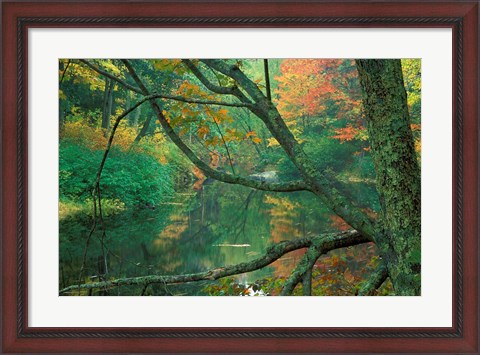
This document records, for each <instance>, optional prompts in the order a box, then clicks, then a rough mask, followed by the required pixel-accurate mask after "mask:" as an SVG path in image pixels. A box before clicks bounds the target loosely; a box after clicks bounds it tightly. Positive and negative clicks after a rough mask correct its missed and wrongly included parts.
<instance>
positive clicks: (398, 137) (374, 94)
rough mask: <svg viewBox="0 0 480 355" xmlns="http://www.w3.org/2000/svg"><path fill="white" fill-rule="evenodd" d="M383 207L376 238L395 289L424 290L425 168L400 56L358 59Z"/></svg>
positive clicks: (405, 292) (410, 292)
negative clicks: (414, 133) (420, 162)
mask: <svg viewBox="0 0 480 355" xmlns="http://www.w3.org/2000/svg"><path fill="white" fill-rule="evenodd" d="M356 65H357V69H358V73H359V77H360V83H361V86H362V89H363V94H364V98H363V102H364V108H365V115H366V120H367V130H368V134H369V141H370V145H371V149H372V151H371V152H372V157H373V162H374V164H375V172H376V175H377V178H376V181H377V190H378V194H379V198H380V205H381V208H382V213H381V214H382V215H381V221H380V222H379V223H378V226H377V231H376V233H375V242H376V244H377V245H378V246H379V247H380V250H381V251H382V257H383V259H384V260H385V263H386V265H387V268H388V272H389V275H390V278H391V280H392V283H393V285H394V288H395V292H396V293H397V294H398V295H419V294H420V232H421V228H420V227H421V225H420V222H421V221H420V219H421V215H420V168H419V165H418V162H417V158H416V154H415V150H414V143H413V136H412V131H411V129H410V118H409V114H408V107H407V96H406V92H405V88H404V84H403V76H402V67H401V62H400V60H391V59H390V60H374V59H366V60H357V61H356Z"/></svg>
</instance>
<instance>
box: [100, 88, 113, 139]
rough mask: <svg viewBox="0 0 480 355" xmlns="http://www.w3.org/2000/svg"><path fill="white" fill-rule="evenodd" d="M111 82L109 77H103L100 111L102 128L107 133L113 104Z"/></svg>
mask: <svg viewBox="0 0 480 355" xmlns="http://www.w3.org/2000/svg"><path fill="white" fill-rule="evenodd" d="M113 86H114V84H113V82H112V81H111V80H110V79H105V92H104V96H103V112H102V128H103V129H104V130H105V134H107V132H108V130H109V129H110V116H111V114H112V105H113Z"/></svg>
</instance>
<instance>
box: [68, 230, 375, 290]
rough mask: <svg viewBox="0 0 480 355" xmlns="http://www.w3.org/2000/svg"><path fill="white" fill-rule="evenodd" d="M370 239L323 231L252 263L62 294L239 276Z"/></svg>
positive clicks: (278, 246) (142, 278)
mask: <svg viewBox="0 0 480 355" xmlns="http://www.w3.org/2000/svg"><path fill="white" fill-rule="evenodd" d="M369 241H370V239H369V238H366V237H363V236H362V235H360V233H358V232H357V231H355V230H350V231H346V232H340V233H331V234H323V235H320V236H316V237H307V238H298V239H293V240H288V241H283V242H279V243H276V244H274V245H272V246H271V247H270V248H268V250H267V252H266V253H265V255H263V256H261V257H259V258H256V259H254V260H252V261H249V262H244V263H240V264H236V265H231V266H225V267H221V268H216V269H211V270H207V271H204V272H199V273H195V274H184V275H148V276H140V277H130V278H119V279H116V280H111V281H102V282H94V283H89V284H82V285H72V286H68V287H65V288H64V289H62V290H60V294H65V293H67V292H70V291H75V290H78V289H83V290H90V289H98V288H108V287H116V286H126V285H142V286H145V285H147V284H154V283H161V284H164V285H169V284H180V283H186V282H195V281H203V280H217V279H220V278H222V277H226V276H232V275H238V274H242V273H245V272H250V271H254V270H258V269H261V268H263V267H265V266H267V265H269V264H271V263H272V262H274V261H275V260H278V259H279V258H280V257H281V256H283V255H284V254H286V253H289V252H291V251H293V250H297V249H301V248H309V247H311V246H312V245H313V244H315V245H318V247H319V248H321V249H322V250H323V251H324V252H325V253H327V252H329V251H330V250H334V249H339V248H345V247H349V246H353V245H358V244H362V243H367V242H369Z"/></svg>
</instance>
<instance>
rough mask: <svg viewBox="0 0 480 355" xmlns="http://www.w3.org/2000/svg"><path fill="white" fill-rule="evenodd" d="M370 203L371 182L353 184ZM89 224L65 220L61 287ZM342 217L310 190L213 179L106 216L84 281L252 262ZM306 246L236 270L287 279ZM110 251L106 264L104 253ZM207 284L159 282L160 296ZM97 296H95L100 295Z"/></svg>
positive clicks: (74, 268) (74, 276)
mask: <svg viewBox="0 0 480 355" xmlns="http://www.w3.org/2000/svg"><path fill="white" fill-rule="evenodd" d="M355 185H357V186H356V190H357V191H355V195H356V196H357V198H358V199H359V200H360V201H362V204H364V205H365V206H374V205H375V201H374V198H373V197H369V196H374V194H373V193H372V191H373V190H372V187H368V186H366V185H360V184H354V186H355ZM90 226H91V221H90V220H89V219H88V217H87V216H76V217H75V218H69V219H65V220H62V221H61V222H60V241H61V242H60V280H59V281H60V287H61V288H62V287H65V286H68V285H71V284H75V283H77V281H78V277H79V271H80V266H81V261H82V255H83V250H84V245H85V240H86V238H87V236H88V233H89V230H90ZM341 227H342V225H341V221H339V220H338V219H336V218H335V217H334V216H332V215H331V214H330V213H329V212H328V210H327V209H326V208H324V207H323V206H322V204H321V203H320V201H319V200H318V198H316V197H315V196H313V195H312V194H311V193H308V192H295V193H268V192H263V191H256V190H252V189H248V188H244V187H241V186H233V185H227V184H222V183H218V182H214V183H211V184H204V186H203V187H202V188H201V190H199V191H196V190H194V189H193V188H189V189H186V190H185V191H182V192H178V193H176V194H175V195H174V196H173V197H172V198H171V199H169V200H168V201H165V202H163V203H162V204H159V205H158V206H155V208H154V209H151V208H143V209H137V210H132V211H125V212H122V213H120V214H117V215H115V216H111V217H108V218H105V236H104V239H103V240H104V246H105V247H104V249H103V251H102V244H101V240H102V231H101V228H99V229H98V230H97V231H96V232H95V233H94V235H93V236H92V239H91V243H90V246H89V248H88V257H87V263H86V267H87V268H86V270H85V272H84V275H85V276H84V279H85V281H87V282H88V281H89V280H92V281H98V276H97V275H100V274H105V273H106V276H105V277H106V278H107V279H113V278H117V277H133V276H142V275H151V274H158V275H167V274H168V275H175V274H184V273H195V272H200V271H205V270H207V269H211V268H214V267H221V266H225V265H230V264H236V263H240V262H244V261H248V260H251V259H254V258H256V257H258V256H260V255H261V254H263V253H264V252H265V250H266V249H267V247H268V246H269V245H270V244H271V243H273V242H279V241H281V240H288V239H293V238H298V237H303V236H309V235H316V234H320V233H325V232H328V231H334V230H338V228H341ZM303 252H304V251H302V250H300V251H297V252H293V253H290V254H287V255H286V256H284V257H283V258H282V259H280V260H278V261H277V262H275V263H274V264H272V265H271V266H268V267H266V268H264V269H262V270H258V271H255V272H252V273H248V274H243V275H238V276H237V277H236V278H237V280H239V282H242V283H249V282H253V281H255V280H258V279H261V278H263V277H267V276H272V275H275V276H286V275H288V274H289V273H290V272H291V271H292V269H293V268H294V267H295V264H296V263H297V262H298V261H299V260H300V258H301V256H302V254H303ZM104 253H105V255H107V263H106V265H105V262H104V258H103V255H104ZM206 284H207V283H206V282H203V283H194V284H185V285H178V286H171V285H169V286H164V285H153V286H152V291H153V293H154V294H155V295H197V294H202V288H203V287H204V286H205V285H206ZM108 292H109V293H108V294H109V295H136V294H139V292H141V290H139V288H138V287H132V286H125V287H118V288H117V289H115V290H113V291H108ZM94 294H95V293H94Z"/></svg>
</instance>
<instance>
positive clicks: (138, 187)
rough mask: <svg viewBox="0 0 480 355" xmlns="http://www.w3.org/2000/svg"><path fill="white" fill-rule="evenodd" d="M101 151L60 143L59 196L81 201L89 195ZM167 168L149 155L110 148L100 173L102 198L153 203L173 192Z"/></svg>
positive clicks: (169, 170) (74, 144)
mask: <svg viewBox="0 0 480 355" xmlns="http://www.w3.org/2000/svg"><path fill="white" fill-rule="evenodd" d="M103 153H104V152H103V151H101V150H93V151H92V150H89V149H88V148H87V147H85V146H82V145H81V144H76V143H72V142H62V143H61V144H60V173H59V177H60V195H61V196H62V197H64V198H69V199H72V200H80V201H85V200H86V199H87V198H89V197H90V196H91V192H92V190H93V184H94V181H95V176H96V173H97V170H98V167H99V165H100V162H101V160H102V157H103ZM171 171H172V169H171V167H169V166H168V165H163V164H161V163H159V162H158V161H156V160H155V158H153V157H152V156H149V155H146V154H141V153H128V152H123V151H120V150H118V149H116V148H115V147H113V148H112V150H111V151H110V154H109V158H108V159H107V161H106V163H105V167H104V169H103V173H102V179H101V183H100V186H101V194H102V197H103V198H108V199H118V200H120V201H122V202H123V203H125V204H126V205H127V206H134V205H141V204H148V205H156V204H158V203H159V202H161V201H162V200H163V199H164V198H165V197H166V196H169V195H171V194H172V193H173V181H172V176H171Z"/></svg>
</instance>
